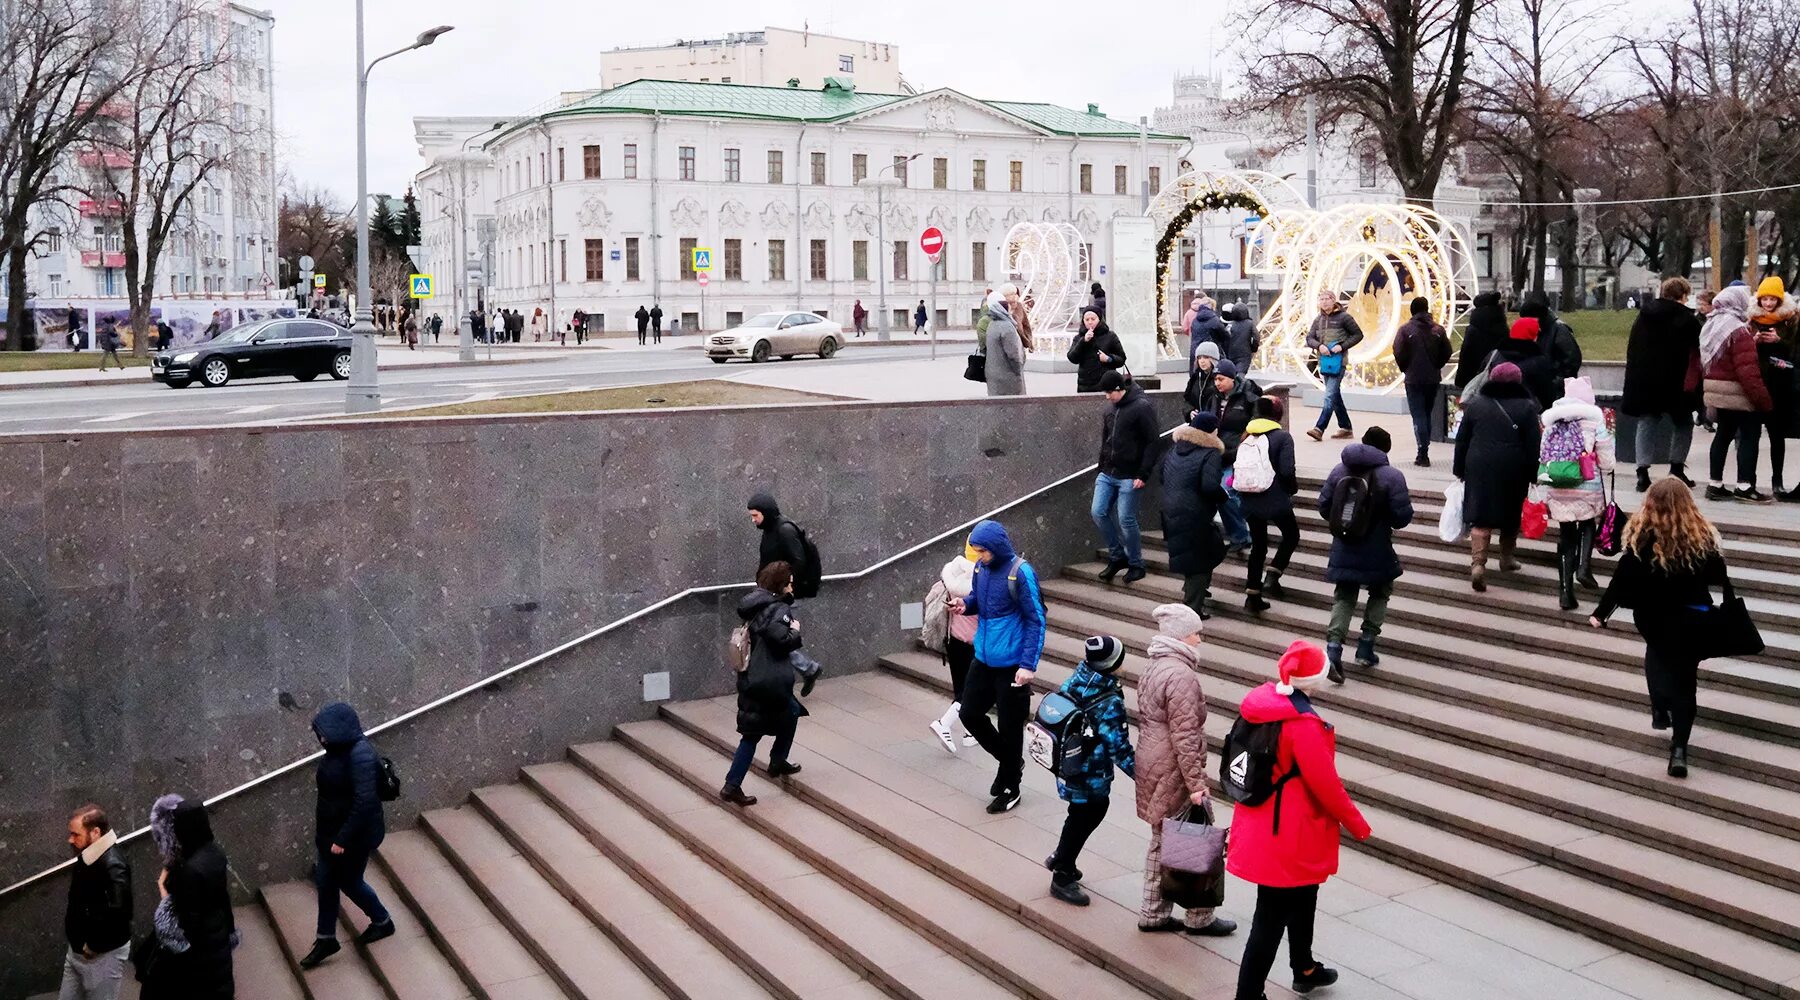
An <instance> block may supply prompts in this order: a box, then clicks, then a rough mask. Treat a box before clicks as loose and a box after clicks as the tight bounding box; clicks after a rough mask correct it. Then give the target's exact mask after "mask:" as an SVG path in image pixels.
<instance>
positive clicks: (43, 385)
mask: <svg viewBox="0 0 1800 1000" xmlns="http://www.w3.org/2000/svg"><path fill="white" fill-rule="evenodd" d="M555 360H558V359H556V358H495V359H494V360H492V361H483V360H479V359H477V360H475V361H440V362H437V363H435V364H423V365H419V364H403V365H384V366H382V367H381V368H380V369H379V370H380V371H384V372H416V371H425V370H427V369H443V370H445V371H455V370H457V369H459V368H463V367H465V366H466V367H469V368H474V367H486V366H496V367H497V366H499V365H524V364H531V363H534V362H544V361H555ZM3 379H4V376H0V392H6V391H9V390H14V389H78V388H91V387H94V386H101V385H126V386H135V385H157V384H159V383H157V382H155V381H154V380H152V379H151V378H150V369H149V368H148V367H146V368H144V380H143V381H142V382H138V381H135V380H126V379H116V378H106V379H101V378H78V379H64V380H62V381H58V382H6V381H4V380H3Z"/></svg>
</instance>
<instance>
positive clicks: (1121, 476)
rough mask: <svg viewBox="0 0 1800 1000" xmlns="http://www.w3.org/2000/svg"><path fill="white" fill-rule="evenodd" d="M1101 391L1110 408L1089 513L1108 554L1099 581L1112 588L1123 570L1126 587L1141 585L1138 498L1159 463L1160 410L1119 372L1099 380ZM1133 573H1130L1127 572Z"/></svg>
mask: <svg viewBox="0 0 1800 1000" xmlns="http://www.w3.org/2000/svg"><path fill="white" fill-rule="evenodd" d="M1100 391H1101V392H1103V393H1105V394H1106V398H1107V400H1108V401H1109V402H1110V403H1111V405H1110V406H1108V407H1107V408H1106V421H1105V423H1104V425H1103V426H1102V428H1101V434H1100V475H1099V476H1098V477H1096V478H1095V480H1094V504H1093V508H1092V509H1091V511H1090V513H1092V514H1093V516H1094V523H1095V524H1096V525H1098V526H1099V528H1100V535H1101V537H1102V538H1105V539H1106V548H1107V551H1108V553H1109V556H1108V561H1107V564H1106V568H1105V569H1104V570H1101V571H1100V578H1101V579H1103V580H1105V581H1107V582H1108V583H1111V582H1112V578H1113V577H1115V576H1117V575H1118V574H1119V571H1120V570H1122V569H1125V570H1127V571H1126V573H1125V582H1126V583H1136V582H1137V581H1139V580H1142V579H1143V578H1144V577H1145V575H1146V572H1145V570H1144V544H1143V538H1142V536H1141V535H1140V534H1139V531H1138V494H1139V492H1140V491H1142V490H1143V488H1144V481H1145V480H1146V479H1149V478H1150V472H1151V470H1153V469H1155V468H1156V461H1157V459H1158V458H1159V457H1160V456H1159V455H1158V452H1159V451H1160V450H1161V449H1159V448H1158V447H1157V443H1158V441H1159V436H1158V434H1157V432H1156V404H1154V403H1152V402H1150V400H1149V398H1148V397H1146V396H1145V395H1144V390H1143V389H1142V388H1141V387H1140V386H1139V385H1138V384H1137V383H1136V382H1133V381H1132V380H1130V379H1128V378H1126V377H1125V376H1124V375H1122V374H1120V373H1119V372H1118V371H1116V370H1115V371H1109V372H1107V373H1106V374H1104V375H1102V376H1100ZM1127 567H1129V569H1127Z"/></svg>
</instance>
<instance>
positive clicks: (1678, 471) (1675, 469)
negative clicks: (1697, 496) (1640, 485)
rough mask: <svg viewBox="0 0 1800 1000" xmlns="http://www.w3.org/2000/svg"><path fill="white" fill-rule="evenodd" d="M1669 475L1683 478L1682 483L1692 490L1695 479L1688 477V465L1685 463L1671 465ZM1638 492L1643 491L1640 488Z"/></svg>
mask: <svg viewBox="0 0 1800 1000" xmlns="http://www.w3.org/2000/svg"><path fill="white" fill-rule="evenodd" d="M1669 476H1670V477H1671V478H1674V479H1679V480H1681V481H1682V483H1683V484H1685V485H1686V486H1687V488H1688V489H1690V490H1691V489H1693V488H1694V481H1693V480H1692V479H1689V478H1688V475H1687V467H1686V466H1683V465H1671V466H1669ZM1638 492H1640V493H1641V492H1643V491H1642V490H1639V491H1638Z"/></svg>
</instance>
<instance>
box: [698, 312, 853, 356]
mask: <svg viewBox="0 0 1800 1000" xmlns="http://www.w3.org/2000/svg"><path fill="white" fill-rule="evenodd" d="M843 343H844V328H843V327H842V326H841V325H839V324H837V323H833V322H832V321H830V320H828V319H826V318H825V317H823V316H819V315H816V314H814V313H809V312H766V313H763V314H762V315H760V316H752V317H751V318H750V319H748V320H745V321H744V323H743V324H742V325H741V326H734V327H732V328H731V329H729V330H722V331H720V332H718V333H714V334H710V335H708V336H707V338H706V356H707V357H709V358H711V359H712V360H713V363H714V364H719V365H722V364H724V363H725V362H727V361H730V360H731V359H732V358H740V359H742V358H747V359H749V360H751V361H767V360H769V358H770V356H779V357H780V358H781V359H782V360H783V361H786V360H787V359H789V358H791V357H793V356H794V355H796V354H817V355H818V356H819V357H821V358H829V357H831V356H832V355H833V354H836V353H837V350H838V348H839V347H841V346H843Z"/></svg>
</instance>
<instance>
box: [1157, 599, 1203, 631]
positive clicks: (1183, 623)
mask: <svg viewBox="0 0 1800 1000" xmlns="http://www.w3.org/2000/svg"><path fill="white" fill-rule="evenodd" d="M1150 615H1151V617H1153V618H1155V619H1156V630H1157V631H1158V632H1160V633H1162V634H1163V635H1166V636H1168V637H1170V638H1171V639H1185V638H1187V637H1188V636H1190V635H1193V634H1195V633H1196V632H1199V631H1201V630H1202V629H1204V628H1205V627H1206V625H1205V623H1204V622H1202V621H1201V620H1200V613H1199V612H1198V611H1195V610H1194V609H1193V608H1190V607H1188V606H1187V605H1185V604H1158V605H1157V606H1156V607H1154V608H1152V609H1151V610H1150Z"/></svg>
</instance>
